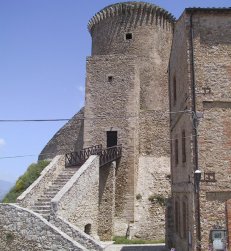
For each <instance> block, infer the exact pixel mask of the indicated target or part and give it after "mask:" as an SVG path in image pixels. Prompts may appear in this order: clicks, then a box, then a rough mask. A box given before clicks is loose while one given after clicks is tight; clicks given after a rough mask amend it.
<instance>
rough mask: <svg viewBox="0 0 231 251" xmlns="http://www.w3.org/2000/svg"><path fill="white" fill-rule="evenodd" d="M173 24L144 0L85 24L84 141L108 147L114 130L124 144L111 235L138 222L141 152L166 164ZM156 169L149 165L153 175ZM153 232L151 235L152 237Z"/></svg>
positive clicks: (115, 7)
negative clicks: (88, 50)
mask: <svg viewBox="0 0 231 251" xmlns="http://www.w3.org/2000/svg"><path fill="white" fill-rule="evenodd" d="M173 22H174V18H173V17H172V16H171V15H170V14H169V13H167V12H166V11H165V10H163V9H161V8H159V7H158V6H155V5H152V4H149V3H143V2H140V3H139V2H128V3H118V4H113V5H111V6H108V7H106V8H105V9H103V10H102V11H100V12H99V13H97V14H96V15H95V16H94V17H93V18H92V19H91V20H90V22H89V31H90V33H91V35H92V57H89V58H88V60H87V81H86V105H85V117H86V120H85V125H84V145H85V146H89V145H94V144H102V145H103V146H106V141H107V138H106V132H107V131H117V132H118V144H122V146H123V156H122V158H121V161H120V162H119V163H118V165H117V168H116V189H115V191H116V196H115V222H114V233H115V234H119V233H120V235H125V234H126V232H127V229H128V226H129V225H130V224H132V223H133V222H134V220H136V221H139V217H138V216H137V215H136V213H135V193H136V186H137V184H138V183H139V182H141V181H142V179H143V177H142V176H143V174H141V173H140V172H139V156H146V155H148V156H152V157H154V158H156V159H158V160H157V162H158V163H159V162H160V161H161V160H163V159H164V161H163V163H162V165H163V169H165V168H167V167H166V162H165V157H166V158H169V147H168V137H169V133H168V124H169V121H168V116H167V114H166V112H167V110H168V84H167V83H168V76H167V69H168V60H169V56H170V50H171V42H172V32H173V29H172V28H173ZM128 35H129V36H128ZM88 118H89V119H88ZM162 157H164V158H162ZM158 165H159V164H158ZM155 168H156V164H153V165H152V173H155ZM168 168H169V169H170V167H168ZM145 177H147V176H145ZM150 179H151V177H150ZM165 183H166V184H168V181H167V180H165ZM155 186H156V187H157V186H158V185H157V184H156V185H155ZM155 186H153V187H152V188H153V189H154V187H155ZM168 189H169V188H168ZM153 193H155V191H153ZM159 210H162V211H164V210H163V208H162V209H161V207H160V208H159ZM143 213H147V212H144V211H143ZM162 213H163V212H162ZM162 216H163V217H164V213H163V214H162ZM102 217H103V215H102ZM143 217H148V216H147V215H143ZM140 222H141V219H140ZM145 222H146V223H145V224H146V225H147V224H148V223H147V221H145ZM140 224H142V223H140ZM162 226H163V225H162ZM146 227H148V225H147V226H146ZM144 228H145V226H144V225H143V229H144ZM152 231H153V232H152V233H149V235H150V236H149V238H152V237H151V236H154V235H155V234H154V231H155V230H154V229H153V230H152ZM161 231H162V232H164V229H162V230H161ZM144 235H145V236H146V233H145V234H144ZM163 238H164V234H163Z"/></svg>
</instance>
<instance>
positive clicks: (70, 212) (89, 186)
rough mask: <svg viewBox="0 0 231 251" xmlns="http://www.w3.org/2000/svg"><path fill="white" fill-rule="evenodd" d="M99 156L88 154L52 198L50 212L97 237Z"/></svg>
mask: <svg viewBox="0 0 231 251" xmlns="http://www.w3.org/2000/svg"><path fill="white" fill-rule="evenodd" d="M98 201H99V157H98V156H90V157H89V159H88V160H87V161H86V162H85V163H84V164H83V165H82V166H81V167H80V169H79V170H78V171H77V172H76V173H75V174H74V175H73V177H72V178H71V179H70V180H69V181H68V182H67V184H66V185H65V186H64V187H63V188H62V189H61V190H60V191H59V192H58V194H57V195H56V196H55V197H54V198H53V199H52V201H51V204H52V213H53V214H54V215H55V217H57V216H60V217H62V218H63V219H65V220H67V221H69V222H70V223H72V224H74V225H75V226H77V227H79V228H80V229H81V230H82V231H84V230H85V227H86V225H88V224H90V226H91V227H90V231H89V232H90V233H89V234H90V235H91V236H93V237H94V238H97V237H98V233H97V231H98Z"/></svg>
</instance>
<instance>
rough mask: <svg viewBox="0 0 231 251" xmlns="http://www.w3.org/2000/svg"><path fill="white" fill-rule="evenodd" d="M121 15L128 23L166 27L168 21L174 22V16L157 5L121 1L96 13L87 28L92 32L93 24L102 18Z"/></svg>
mask: <svg viewBox="0 0 231 251" xmlns="http://www.w3.org/2000/svg"><path fill="white" fill-rule="evenodd" d="M116 16H121V17H123V19H124V22H128V24H129V25H132V24H137V23H139V24H140V25H142V24H143V23H145V24H146V25H147V24H153V23H155V24H159V25H162V26H163V27H167V24H168V23H174V22H175V17H174V16H173V15H172V14H171V13H169V12H168V11H166V10H164V9H163V8H160V7H159V6H157V5H154V4H151V3H146V2H122V3H116V4H112V5H109V6H107V7H105V8H103V9H102V10H101V11H99V12H98V13H96V14H95V15H94V16H93V17H92V18H91V20H90V21H89V23H88V30H89V32H90V33H92V30H93V29H94V26H95V25H96V24H98V23H99V22H101V21H102V20H105V19H108V18H112V17H116Z"/></svg>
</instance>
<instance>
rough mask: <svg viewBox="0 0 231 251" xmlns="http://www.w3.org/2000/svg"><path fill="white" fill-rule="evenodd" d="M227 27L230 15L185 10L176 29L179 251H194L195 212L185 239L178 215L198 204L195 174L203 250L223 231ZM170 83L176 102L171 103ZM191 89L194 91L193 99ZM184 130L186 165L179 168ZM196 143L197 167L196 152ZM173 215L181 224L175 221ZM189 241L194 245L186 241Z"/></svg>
mask: <svg viewBox="0 0 231 251" xmlns="http://www.w3.org/2000/svg"><path fill="white" fill-rule="evenodd" d="M191 15H192V18H191ZM191 21H192V23H191ZM191 24H192V26H191ZM230 24H231V12H230V10H228V9H226V10H225V9H193V10H192V9H188V10H186V11H185V12H184V13H183V15H182V16H181V18H180V20H179V21H178V22H177V24H176V29H175V35H174V40H173V41H174V42H173V48H172V55H171V59H170V100H171V111H172V112H173V114H172V115H171V137H172V138H175V139H178V154H176V148H177V147H176V145H177V144H176V142H175V140H174V142H173V143H172V191H173V205H174V206H173V209H174V211H175V212H174V215H175V216H174V217H175V220H174V223H175V225H179V228H180V229H179V231H178V233H177V229H176V227H175V230H174V234H173V236H174V239H175V244H176V248H177V249H182V250H186V249H188V250H195V248H196V238H197V236H196V231H195V230H196V228H192V227H191V226H197V225H198V222H197V219H196V213H195V210H196V208H195V210H194V209H193V207H190V208H189V207H188V208H187V215H186V218H187V226H188V231H189V235H184V231H183V224H184V223H183V222H184V219H183V213H182V212H183V203H184V201H185V200H186V198H187V201H188V202H189V203H190V204H192V205H196V204H195V203H197V200H196V196H195V193H194V191H195V190H194V177H193V173H194V171H195V169H197V168H199V169H200V170H201V171H202V182H201V191H200V225H201V237H202V242H201V245H202V250H207V249H208V246H209V243H210V241H211V240H210V231H211V230H213V229H215V228H222V229H226V210H225V201H226V200H228V199H229V198H230V191H231V186H230V181H231V180H230V175H229V173H230V164H231V150H230V149H231V147H230V136H231V133H230V128H231V119H230V118H231V87H230V83H231V74H230V67H231V63H230V53H231V43H230V38H231V33H230V28H231V27H230ZM191 28H192V29H191ZM224 34H225V35H224ZM191 39H192V41H191ZM192 62H193V63H192ZM193 66H194V74H193ZM174 77H175V86H176V97H175V99H176V100H174ZM193 80H194V81H193ZM192 87H194V88H195V99H194V94H193V88H192ZM182 93H183V95H182ZM193 99H194V100H195V106H196V111H197V114H194V115H193V113H191V114H189V113H188V112H186V110H188V109H191V110H193V109H194V107H193V103H192V101H193ZM174 101H175V102H174ZM182 111H185V112H183V113H182ZM174 112H177V113H176V114H175V113H174ZM192 115H193V116H192ZM196 115H197V117H196ZM190 117H191V119H190ZM193 119H195V120H196V126H197V135H195V132H194V130H193V126H192V125H193ZM184 129H185V133H186V137H185V142H186V154H185V155H186V156H185V157H186V161H184V163H182V157H183V155H182V151H183V150H182V149H183V148H182V145H183V141H182V130H184ZM196 141H197V142H198V164H197V162H196V151H195V148H194V146H195V145H194V143H195V142H196ZM177 155H178V163H177V164H176V162H177V158H176V156H177ZM204 173H205V175H204ZM206 173H215V177H214V178H215V179H213V178H212V179H209V178H208V175H206ZM211 177H213V176H211ZM224 194H225V195H224ZM224 198H225V199H224ZM176 204H178V206H176ZM177 207H178V209H177V210H176V208H177ZM176 211H178V214H179V218H178V217H177V216H176ZM190 235H191V237H192V240H190V239H189V238H188V236H190Z"/></svg>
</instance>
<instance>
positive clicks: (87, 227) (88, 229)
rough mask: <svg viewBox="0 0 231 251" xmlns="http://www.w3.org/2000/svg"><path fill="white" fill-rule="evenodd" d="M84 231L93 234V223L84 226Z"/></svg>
mask: <svg viewBox="0 0 231 251" xmlns="http://www.w3.org/2000/svg"><path fill="white" fill-rule="evenodd" d="M84 233H86V234H88V235H90V234H91V224H87V225H86V226H85V227H84Z"/></svg>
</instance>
